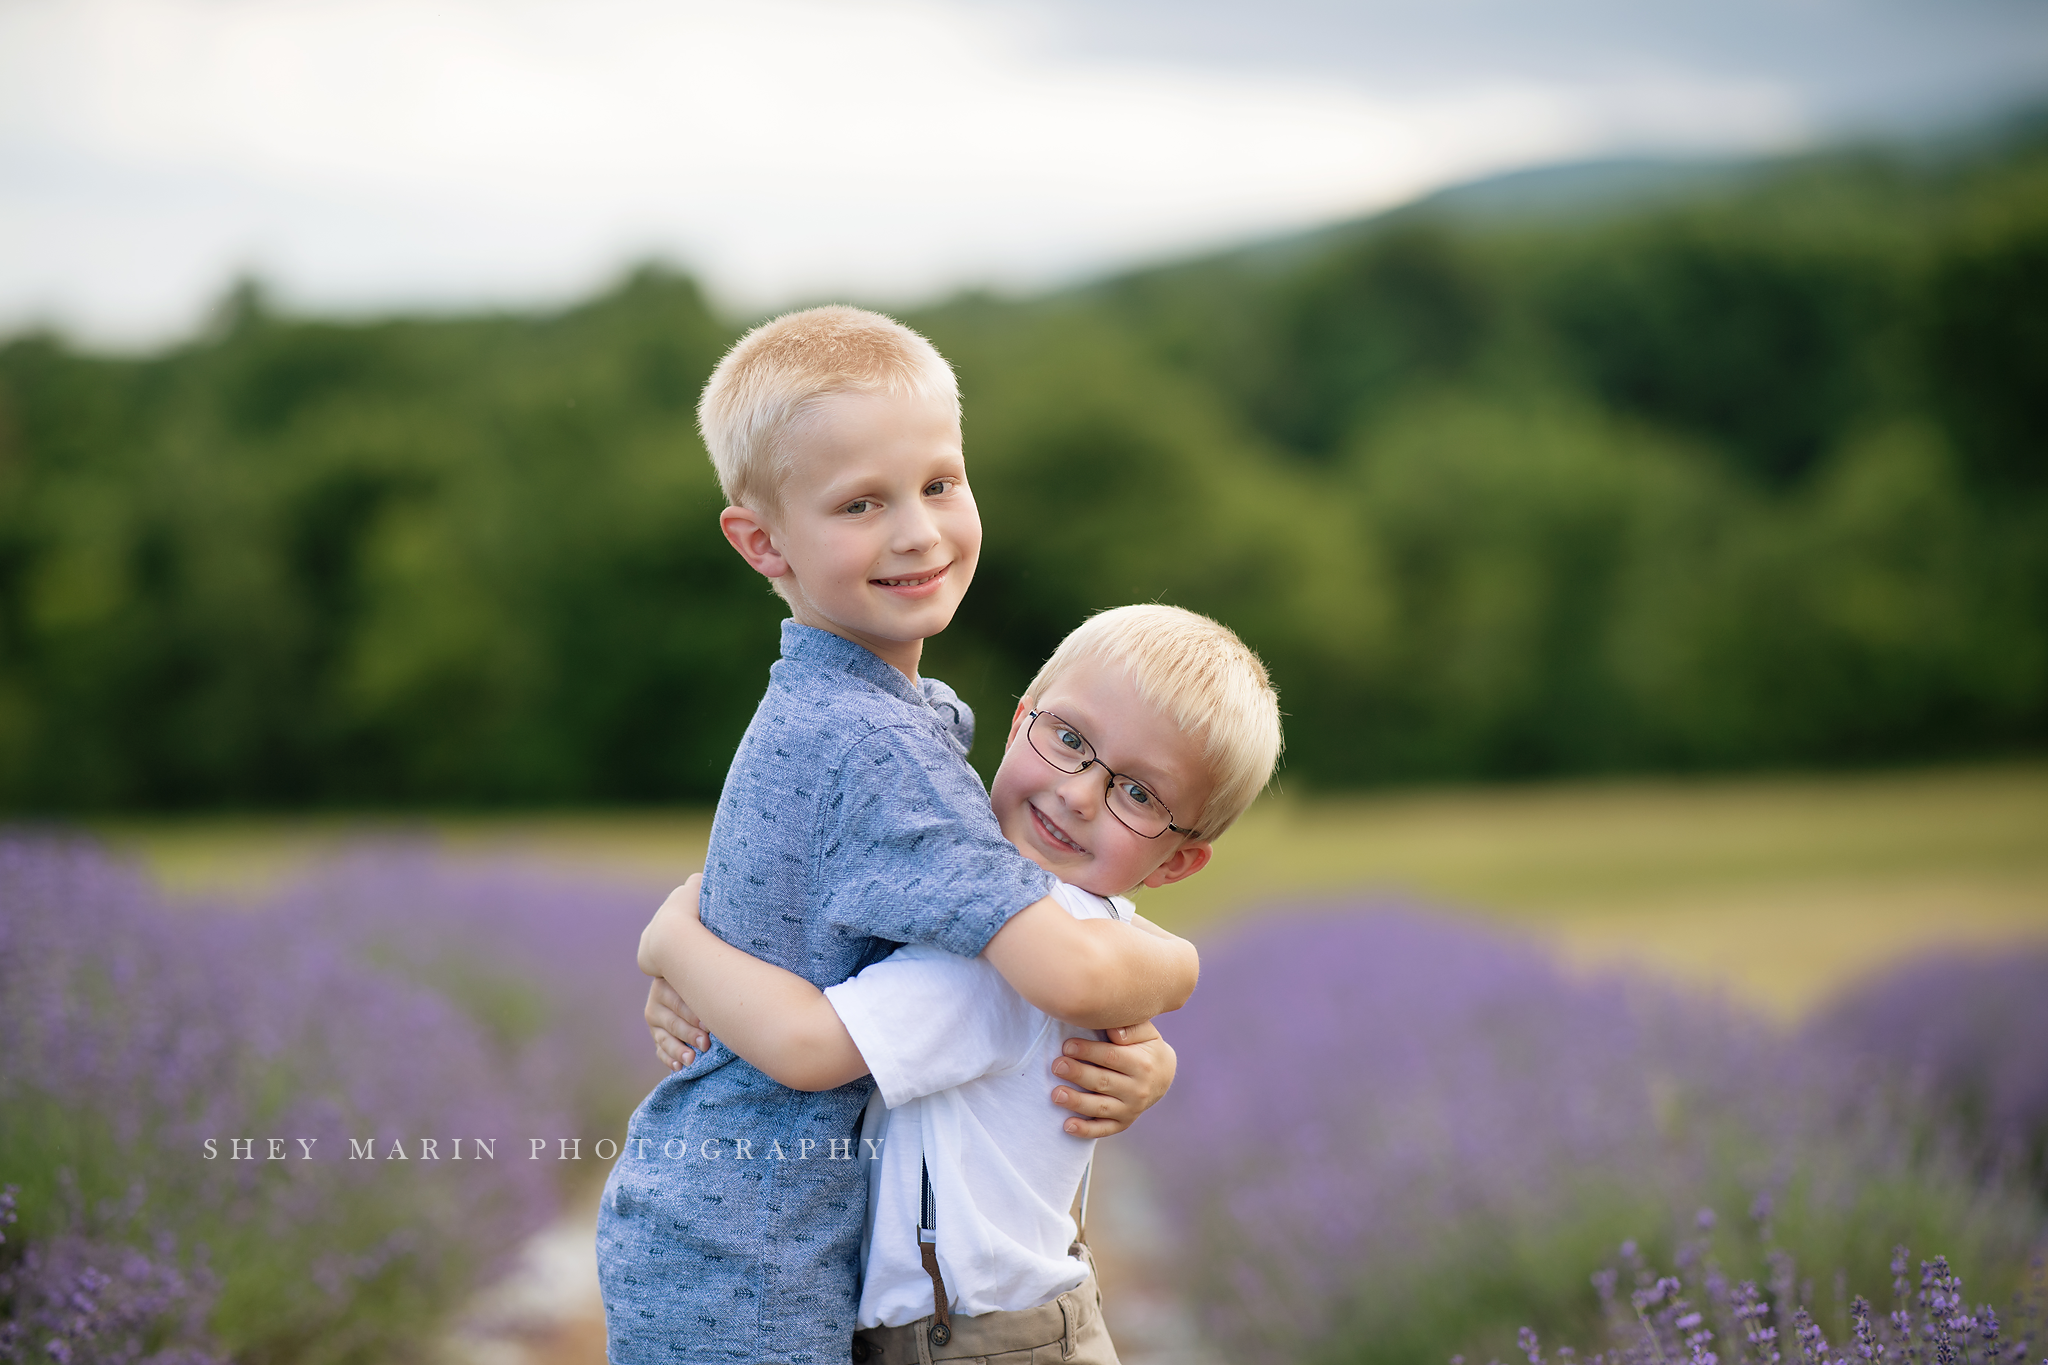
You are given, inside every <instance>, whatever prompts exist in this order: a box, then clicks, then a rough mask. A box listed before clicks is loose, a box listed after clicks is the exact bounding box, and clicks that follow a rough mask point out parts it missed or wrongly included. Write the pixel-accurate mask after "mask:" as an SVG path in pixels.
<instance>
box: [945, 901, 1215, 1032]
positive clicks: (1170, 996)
mask: <svg viewBox="0 0 2048 1365" xmlns="http://www.w3.org/2000/svg"><path fill="white" fill-rule="evenodd" d="M982 952H983V956H985V957H986V958H988V960H989V964H990V965H991V966H993V967H994V968H995V969H996V970H997V971H999V972H1001V973H1002V974H1003V979H1004V980H1006V981H1008V982H1009V983H1010V985H1011V986H1013V987H1014V988H1015V989H1016V991H1017V993H1018V994H1019V995H1021V996H1023V997H1024V998H1025V999H1026V1000H1029V1001H1030V1002H1031V1003H1032V1004H1034V1005H1036V1006H1038V1008H1040V1009H1042V1010H1044V1011H1045V1012H1046V1013H1047V1014H1050V1015H1052V1016H1053V1017H1054V1018H1055V1019H1064V1020H1065V1021H1067V1022H1068V1023H1070V1024H1075V1025H1078V1026H1079V1027H1081V1028H1117V1027H1120V1026H1122V1025H1124V1024H1131V1023H1136V1022H1137V1021H1138V1020H1140V1019H1150V1018H1152V1017H1153V1016H1154V1015H1158V1014H1166V1013H1168V1012H1170V1011H1172V1010H1177V1009H1179V1008H1180V1007H1181V1006H1182V1005H1184V1004H1186V1003H1187V1000H1188V997H1189V996H1190V995H1193V994H1194V991H1195V979H1196V977H1197V976H1198V975H1200V972H1201V961H1200V959H1199V958H1198V957H1197V955H1196V953H1195V946H1194V945H1193V944H1192V943H1189V942H1188V941H1187V940H1186V939H1182V938H1176V937H1174V936H1173V935H1172V934H1169V933H1167V932H1166V931H1165V930H1163V929H1160V928H1158V927H1157V926H1156V925H1148V926H1146V928H1145V929H1139V928H1136V927H1134V926H1132V925H1128V924H1118V923H1115V922H1114V921H1111V920H1077V919H1075V918H1074V917H1073V916H1072V915H1069V914H1068V913H1067V912H1066V911H1065V910H1063V909H1061V908H1060V906H1059V905H1058V904H1057V903H1056V902H1054V901H1052V900H1050V899H1048V900H1042V901H1039V902H1037V903H1036V904H1034V905H1029V906H1026V907H1025V908H1024V909H1022V910H1020V911H1018V912H1017V913H1016V914H1015V915H1013V916H1011V917H1010V920H1009V922H1008V923H1007V924H1005V925H1004V926H1003V927H1002V928H1001V929H1000V930H998V931H997V932H996V936H995V937H994V938H993V939H990V940H989V944H988V947H987V948H985V949H983V950H982Z"/></svg>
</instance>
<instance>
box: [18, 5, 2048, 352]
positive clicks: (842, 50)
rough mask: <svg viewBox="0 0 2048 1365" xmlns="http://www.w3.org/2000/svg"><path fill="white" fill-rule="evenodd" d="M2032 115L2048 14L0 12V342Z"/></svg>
mask: <svg viewBox="0 0 2048 1365" xmlns="http://www.w3.org/2000/svg"><path fill="white" fill-rule="evenodd" d="M2044 94H2048V0H1648V2H1646V0H1548V2H1547V3H1542V4H1538V3H1532V2H1531V0H1432V2H1431V3H1429V4H1416V3H1413V0H1401V2H1400V3H1396V2H1395V0H1354V3H1338V0H1261V2H1260V3H1258V4H1256V5H1254V4H1246V3H1240V2H1239V0H1172V3H1168V2H1167V0H722V2H721V3H717V4H710V3H698V2H697V0H431V2H430V0H0V331H12V330H16V329H18V328H20V327H22V326H25V325H28V324H29V323H31V322H53V323H56V324H58V325H60V326H62V327H64V328H66V329H67V330H70V331H72V332H74V333H76V334H79V335H82V336H85V337H88V338H91V339H93V340H96V341H100V342H106V343H114V344H137V343H147V342H151V341H156V340H160V339H163V338H165V337H168V336H172V335H176V334H177V333H179V332H182V331H184V330H186V329H189V328H190V327H191V326H192V325H193V324H194V323H195V322H196V321H197V320H198V319H199V318H200V317H202V316H203V314H204V313H205V311H206V309H207V308H208V307H209V306H210V305H211V303H212V301H213V300H214V299H216V298H217V297H218V296H219V294H220V292H221V291H222V289H223V288H224V287H225V285H226V284H227V282H228V281H230V280H231V279H233V278H234V277H235V276H237V275H238V274H244V273H252V274H256V275H259V276H261V277H262V278H264V279H265V280H267V281H269V282H271V283H272V284H273V286H274V287H275V288H276V290H277V292H278V293H279V295H280V296H281V297H282V298H283V299H284V300H286V301H287V302H288V303H289V304H290V305H291V306H293V307H295V308H304V309H318V310H323V311H348V312H365V311H374V310H382V309H391V308H410V307H433V308H447V307H466V306H474V305H479V304H501V305H523V304H529V303H534V302H547V301H555V300H561V299H566V298H570V297H574V296H575V295H577V294H578V293H581V292H583V291H587V290H589V289H591V288H593V287H594V286H596V285H597V284H599V283H600V282H602V281H603V280H605V279H607V278H609V277H610V276H612V275H613V274H615V273H616V272H617V271H618V270H619V269H620V268H621V267H622V266H623V265H624V264H626V263H628V262H630V261H633V260H636V259H641V258H646V257H650V256H659V257H663V258H665V259H668V260H671V261H673V262H675V263H677V264H679V265H682V266H684V267H686V268H689V269H691V270H693V271H695V272H697V273H698V274H699V275H700V276H701V277H703V278H704V279H705V281H706V282H707V284H708V285H709V286H710V287H711V289H712V291H713V293H714V295H715V296H716V297H717V298H719V299H720V300H721V302H723V303H724V304H725V305H726V306H727V307H728V308H731V309H733V310H735V311H751V310H758V309H764V308H768V307H771V306H774V305H777V304H781V303H785V302H790V301H794V300H800V299H802V300H808V299H815V298H822V297H833V296H840V297H843V296H858V297H860V298H863V299H877V300H883V301H908V300H914V299H917V298H921V297H926V296H929V295H931V294H933V293H936V292H939V291H943V290H947V289H951V288H956V287H959V286H962V285H969V284H987V285H995V286H998V287H1028V286H1033V285H1039V284H1045V283H1050V282H1055V281H1059V280H1064V279H1070V278H1073V277H1075V276H1078V275H1082V274H1086V273H1089V272H1093V271H1099V270H1103V269H1107V268H1111V267H1113V266H1116V265H1119V264H1124V263H1129V262H1133V261H1137V260H1143V259H1148V258H1153V257H1157V256H1161V255H1166V254H1171V253H1176V252H1185V251H1188V250H1192V249H1196V248H1200V247H1204V246H1210V245H1218V244H1223V243H1227V242H1233V241H1238V240H1242V239H1244V238H1247V237H1250V236H1253V235H1256V234H1261V233H1270V232H1275V231H1283V230H1288V229H1293V228H1299V227H1304V226H1309V225H1312V224H1316V223H1320V222H1326V221H1329V220H1332V219H1336V218H1341V217H1345V216H1349V215H1353V214H1357V213H1360V212H1362V211H1367V210H1371V209H1374V208H1380V207H1384V206H1386V205H1389V204H1391V203H1395V202H1398V201H1400V200H1402V199H1406V198H1409V197H1412V196H1413V195H1415V194H1417V193H1420V192H1424V191H1427V190H1429V189H1433V188H1437V187H1439V186H1442V185H1445V184H1449V183H1453V182H1456V181H1459V180H1464V179H1469V178H1472V177H1474V176H1477V175H1482V174H1485V173H1488V172H1493V171H1498V170H1505V169H1510V168H1514V167H1521V166H1528V165H1534V164H1540V163H1543V162H1547V161H1554V160H1561V159H1572V158H1581V157H1588V156H1597V155H1607V154H1613V153H1640V152H1678V153H1700V152H1730V151H1733V152H1743V151H1753V150H1769V149H1778V148H1790V147H1796V146H1801V145H1809V144H1811V143H1814V142H1817V141H1823V140H1826V139H1828V138H1830V137H1834V136H1839V135H1841V134H1843V133H1845V132H1862V131H1868V130H1872V129H1881V130H1882V129H1908V130H1910V129H1916V128H1925V127H1931V126H1937V125H1940V124H1947V123H1954V122H1956V121H1959V120H1967V119H1969V118H1972V117H1981V116H1983V115H1985V114H1986V113H1988V112H1991V111H1994V110H1997V109H2001V108H2009V107H2012V106H2013V105H2016V104H2018V103H2021V102H2025V101H2028V100H2037V99H2040V98H2042V97H2043V95H2044Z"/></svg>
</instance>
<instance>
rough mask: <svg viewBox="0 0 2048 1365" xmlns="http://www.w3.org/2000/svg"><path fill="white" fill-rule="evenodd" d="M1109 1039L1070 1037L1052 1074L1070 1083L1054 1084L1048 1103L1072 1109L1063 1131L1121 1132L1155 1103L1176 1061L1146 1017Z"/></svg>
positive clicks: (1076, 1133)
mask: <svg viewBox="0 0 2048 1365" xmlns="http://www.w3.org/2000/svg"><path fill="white" fill-rule="evenodd" d="M1109 1038H1110V1041H1108V1042H1106V1043H1098V1042H1095V1041H1094V1040H1093V1039H1089V1038H1069V1039H1067V1045H1066V1047H1065V1048H1064V1049H1063V1050H1064V1052H1065V1053H1066V1055H1065V1056H1063V1057H1061V1058H1060V1059H1059V1060H1058V1061H1056V1062H1054V1063H1053V1064H1052V1069H1053V1074H1054V1075H1056V1076H1059V1077H1060V1078H1061V1079H1063V1080H1067V1081H1071V1082H1073V1084H1072V1085H1061V1086H1055V1087H1054V1088H1053V1092H1052V1102H1053V1103H1054V1104H1057V1105H1060V1106H1062V1107H1063V1108H1067V1109H1071V1110H1073V1111H1074V1113H1075V1115H1076V1117H1074V1118H1070V1119H1068V1120H1067V1121H1066V1125H1065V1126H1066V1130H1067V1131H1068V1132H1069V1133H1072V1134H1073V1135H1074V1136H1075V1137H1085V1138H1103V1137H1112V1136H1114V1135H1116V1134H1117V1133H1121V1132H1123V1131H1124V1129H1126V1128H1128V1127H1130V1126H1131V1124H1133V1123H1134V1122H1136V1121H1137V1118H1138V1115H1140V1114H1142V1113H1144V1112H1145V1111H1146V1110H1147V1109H1150V1108H1151V1107H1152V1106H1153V1105H1155V1104H1157V1103H1158V1102H1159V1099H1160V1097H1161V1096H1162V1095H1164V1094H1165V1093H1166V1092H1167V1089H1168V1088H1169V1087H1170V1086H1172V1084H1173V1074H1174V1070H1175V1068H1176V1067H1178V1066H1179V1064H1180V1059H1179V1057H1178V1056H1177V1055H1175V1053H1174V1050H1173V1045H1172V1044H1171V1043H1168V1042H1167V1041H1166V1040H1165V1039H1164V1038H1162V1037H1160V1036H1159V1030H1158V1029H1156V1028H1153V1027H1152V1025H1151V1022H1150V1021H1147V1022H1145V1023H1142V1024H1133V1025H1131V1026H1130V1027H1129V1028H1113V1029H1110V1030H1109Z"/></svg>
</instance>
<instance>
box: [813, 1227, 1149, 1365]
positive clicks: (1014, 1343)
mask: <svg viewBox="0 0 2048 1365" xmlns="http://www.w3.org/2000/svg"><path fill="white" fill-rule="evenodd" d="M1073 1252H1074V1254H1075V1255H1077V1256H1079V1257H1080V1258H1081V1259H1082V1260H1083V1261H1086V1262H1087V1264H1088V1278H1087V1279H1085V1280H1083V1281H1081V1283H1080V1285H1079V1287H1078V1288H1074V1289H1069V1290H1068V1291H1067V1292H1066V1293H1064V1294H1062V1295H1060V1296H1059V1297H1058V1298H1056V1299H1054V1300H1053V1301H1052V1302H1051V1303H1042V1304H1040V1305H1039V1306H1038V1307H1036V1308H1023V1309H1019V1310H1018V1311H1017V1312H1014V1313H983V1314H982V1315H981V1316H980V1317H976V1318H962V1317H956V1318H954V1319H953V1337H952V1340H950V1341H948V1342H947V1343H946V1344H945V1345H944V1346H934V1345H932V1343H931V1336H930V1332H931V1325H932V1320H931V1319H930V1318H928V1317H925V1318H919V1319H918V1320H917V1321H916V1322H910V1323H905V1324H904V1325H903V1326H901V1327H863V1328H862V1329H861V1330H859V1331H858V1332H855V1333H854V1334H853V1359H854V1361H855V1365H935V1363H936V1362H938V1361H942V1360H972V1361H974V1362H976V1365H1117V1358H1116V1347H1115V1346H1113V1345H1111V1344H1110V1340H1109V1329H1108V1328H1106V1327H1104V1326H1103V1325H1102V1287H1101V1286H1100V1285H1098V1284H1097V1283H1096V1281H1095V1261H1094V1258H1093V1257H1091V1256H1089V1254H1088V1248H1087V1246H1086V1245H1085V1244H1083V1243H1080V1242H1076V1243H1075V1244H1074V1248H1073Z"/></svg>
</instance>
